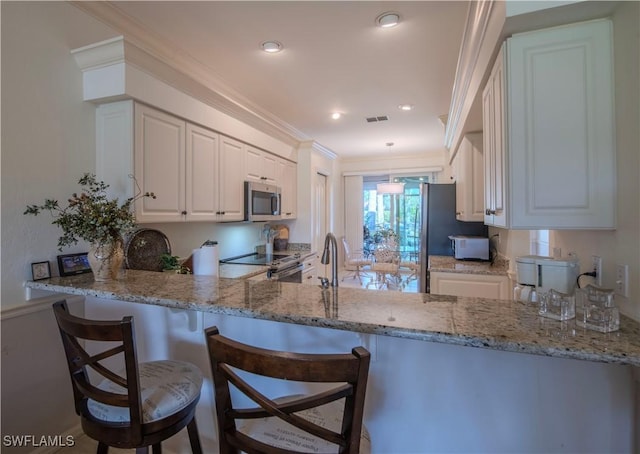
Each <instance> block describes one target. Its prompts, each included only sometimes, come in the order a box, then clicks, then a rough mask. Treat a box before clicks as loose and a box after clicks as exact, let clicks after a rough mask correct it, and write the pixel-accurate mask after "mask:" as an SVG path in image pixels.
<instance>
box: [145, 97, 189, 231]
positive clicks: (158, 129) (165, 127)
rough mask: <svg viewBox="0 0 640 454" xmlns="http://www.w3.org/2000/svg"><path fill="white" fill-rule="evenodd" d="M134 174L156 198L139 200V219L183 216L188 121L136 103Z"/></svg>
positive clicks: (152, 220)
mask: <svg viewBox="0 0 640 454" xmlns="http://www.w3.org/2000/svg"><path fill="white" fill-rule="evenodd" d="M134 110H135V127H134V130H135V152H134V175H135V178H136V181H137V183H138V185H139V186H140V189H141V190H142V192H153V193H154V194H155V195H156V198H155V199H152V198H149V197H143V198H140V199H138V200H137V201H136V203H135V211H136V219H137V221H138V222H173V221H180V220H182V219H184V216H185V214H186V207H185V130H186V123H185V122H184V121H182V120H180V119H178V118H176V117H173V116H171V115H168V114H165V113H164V112H160V111H158V110H155V109H152V108H149V107H147V106H143V105H140V104H136V105H135V109H134Z"/></svg>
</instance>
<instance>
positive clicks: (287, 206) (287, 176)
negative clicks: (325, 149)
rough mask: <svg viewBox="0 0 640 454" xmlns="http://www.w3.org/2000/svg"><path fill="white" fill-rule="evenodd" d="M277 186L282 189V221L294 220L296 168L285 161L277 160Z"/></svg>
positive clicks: (296, 186) (296, 202) (296, 192)
mask: <svg viewBox="0 0 640 454" xmlns="http://www.w3.org/2000/svg"><path fill="white" fill-rule="evenodd" d="M278 168H279V171H278V181H277V185H278V186H280V188H281V189H282V193H281V208H282V209H281V212H282V219H295V218H296V215H297V214H296V212H297V205H298V168H297V166H296V164H295V163H293V162H290V161H287V160H285V159H279V160H278Z"/></svg>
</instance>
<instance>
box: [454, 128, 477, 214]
mask: <svg viewBox="0 0 640 454" xmlns="http://www.w3.org/2000/svg"><path fill="white" fill-rule="evenodd" d="M453 168H454V179H455V182H456V219H457V220H458V221H465V222H483V221H484V167H483V156H482V133H470V134H466V135H465V136H464V138H463V139H462V142H461V144H460V148H459V149H458V152H457V153H456V157H455V159H454V162H453Z"/></svg>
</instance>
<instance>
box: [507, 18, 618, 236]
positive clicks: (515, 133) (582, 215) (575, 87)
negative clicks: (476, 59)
mask: <svg viewBox="0 0 640 454" xmlns="http://www.w3.org/2000/svg"><path fill="white" fill-rule="evenodd" d="M611 35H612V28H611V22H610V21H609V20H599V21H590V22H584V23H580V24H573V25H570V26H565V27H556V28H553V29H549V30H545V31H543V32H533V33H527V34H521V35H514V36H513V37H512V38H511V39H510V40H509V41H508V44H507V46H508V51H509V52H508V55H509V78H508V80H509V87H508V93H509V98H508V100H509V153H510V173H511V182H512V185H511V195H512V200H513V203H512V205H511V207H510V208H511V216H512V223H511V227H512V228H522V229H535V228H544V227H551V228H565V229H572V228H594V229H598V228H614V227H615V207H616V181H615V173H616V169H615V145H614V134H615V133H614V131H615V128H614V118H613V115H614V113H613V103H614V99H613V74H612V72H613V56H612V44H611Z"/></svg>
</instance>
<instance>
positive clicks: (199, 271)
mask: <svg viewBox="0 0 640 454" xmlns="http://www.w3.org/2000/svg"><path fill="white" fill-rule="evenodd" d="M193 274H195V275H199V276H217V275H218V248H217V247H215V246H204V247H201V248H198V249H194V250H193Z"/></svg>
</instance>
